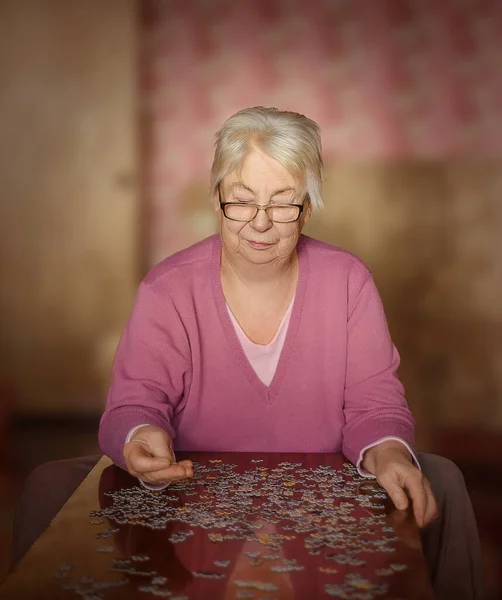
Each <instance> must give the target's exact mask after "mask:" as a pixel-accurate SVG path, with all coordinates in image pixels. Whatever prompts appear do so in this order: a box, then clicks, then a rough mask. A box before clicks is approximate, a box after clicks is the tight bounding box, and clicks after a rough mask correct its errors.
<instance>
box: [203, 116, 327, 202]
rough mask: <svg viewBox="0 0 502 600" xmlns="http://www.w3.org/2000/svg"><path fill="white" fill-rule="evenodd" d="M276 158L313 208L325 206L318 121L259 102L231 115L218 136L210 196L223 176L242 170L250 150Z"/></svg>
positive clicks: (214, 192) (216, 137)
mask: <svg viewBox="0 0 502 600" xmlns="http://www.w3.org/2000/svg"><path fill="white" fill-rule="evenodd" d="M253 147H255V148H259V149H260V150H261V151H262V152H265V153H266V154H268V155H269V156H271V157H272V158H275V159H276V160H277V161H278V162H279V163H280V164H281V165H282V166H283V167H284V168H285V169H286V170H287V171H288V172H289V173H291V175H292V176H293V177H294V178H295V179H296V180H297V181H299V182H301V183H302V185H304V186H305V188H306V192H307V194H308V196H309V198H310V202H311V205H312V209H313V210H318V209H320V208H322V206H323V201H322V174H323V162H322V147H321V135H320V131H319V126H318V125H317V123H315V122H314V121H312V120H311V119H308V118H307V117H305V116H304V115H301V114H299V113H295V112H290V111H283V110H279V109H277V108H268V107H264V106H256V107H254V108H245V109H244V110H240V111H239V112H237V113H235V114H234V115H232V116H231V117H230V118H228V119H227V120H226V121H225V122H224V123H223V126H222V127H221V129H220V130H219V131H218V133H217V134H216V136H215V152H214V160H213V166H212V168H211V190H210V191H211V196H212V197H214V195H215V194H216V191H217V189H218V186H219V185H220V183H221V182H222V180H223V178H224V177H225V176H226V175H228V173H231V172H232V171H234V170H237V171H239V170H240V169H241V167H242V164H243V163H244V160H245V158H246V156H247V155H248V153H249V152H250V150H251V149H252V148H253Z"/></svg>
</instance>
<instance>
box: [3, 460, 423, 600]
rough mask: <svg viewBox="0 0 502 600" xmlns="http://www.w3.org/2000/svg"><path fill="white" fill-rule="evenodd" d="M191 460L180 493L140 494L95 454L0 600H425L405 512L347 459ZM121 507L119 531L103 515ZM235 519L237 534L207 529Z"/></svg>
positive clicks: (231, 529) (416, 545)
mask: <svg viewBox="0 0 502 600" xmlns="http://www.w3.org/2000/svg"><path fill="white" fill-rule="evenodd" d="M186 457H187V456H184V455H183V454H182V453H179V456H178V459H182V458H186ZM190 458H191V459H192V460H194V462H196V463H197V464H198V465H199V466H198V469H199V471H198V473H199V475H197V479H195V480H194V481H192V482H191V483H190V486H188V487H186V488H185V489H178V490H176V489H173V487H170V488H168V489H167V490H165V491H163V492H149V491H146V490H144V489H143V488H142V487H141V486H140V485H139V484H138V482H137V480H135V479H133V478H132V477H131V476H129V475H128V474H127V473H125V472H124V471H122V470H120V469H118V468H117V467H115V466H114V465H112V464H111V462H110V460H109V459H108V458H106V457H103V458H102V459H101V460H100V461H99V462H98V464H97V465H96V466H95V468H94V469H93V470H92V471H91V473H90V474H89V476H88V477H87V478H86V479H85V481H84V482H83V483H82V485H81V486H80V487H79V488H78V489H77V491H76V492H75V493H74V494H73V496H72V497H71V498H70V499H69V500H68V502H67V503H66V504H65V506H64V507H63V508H62V510H61V511H60V512H59V514H58V515H57V516H56V518H55V519H54V520H53V522H52V523H51V525H50V527H49V528H48V529H47V530H46V531H45V533H44V534H43V535H42V536H41V537H40V538H39V539H38V540H37V542H36V543H35V544H34V545H33V546H32V548H31V549H30V551H29V552H28V553H27V555H26V556H25V557H24V558H23V559H22V560H21V561H20V563H19V564H18V565H17V567H16V569H15V570H14V571H13V572H12V573H11V574H10V575H9V577H8V578H7V579H6V580H5V582H4V583H3V584H2V586H0V599H7V598H9V599H19V598H23V599H27V598H30V599H31V598H33V599H45V598H51V599H52V598H79V597H80V598H83V599H84V600H99V599H101V598H103V599H105V600H106V599H108V598H110V599H111V598H143V599H148V598H156V597H166V598H170V599H171V600H181V599H182V598H188V599H219V598H221V599H225V600H227V599H230V598H231V599H234V598H249V599H251V598H255V599H258V598H262V599H268V600H272V599H274V598H275V599H281V600H285V599H293V598H295V599H299V600H310V599H316V598H326V599H327V598H330V597H335V598H347V599H350V598H359V599H361V600H369V599H370V598H395V599H397V598H400V599H419V598H420V599H421V600H422V599H427V598H433V595H432V592H431V590H430V586H429V583H428V579H427V575H426V571H425V564H424V560H423V556H422V553H421V547H420V540H419V535H418V530H417V528H416V525H415V523H414V520H413V517H412V516H411V514H410V513H409V512H408V513H403V512H400V511H397V510H395V509H393V508H392V506H391V504H390V501H389V500H388V499H382V498H381V496H382V490H381V488H380V487H379V486H378V484H376V483H375V482H374V481H371V480H363V479H361V478H360V477H359V476H358V475H356V474H355V473H354V469H353V467H352V466H349V464H348V463H347V462H346V461H345V460H344V458H343V456H341V455H338V454H261V455H256V454H253V455H250V454H244V453H221V454H217V453H191V454H190ZM300 463H301V464H300ZM231 465H233V466H231ZM242 473H245V474H244V475H242ZM337 477H338V480H336V478H337ZM313 478H314V479H313ZM334 478H335V479H334ZM340 478H343V483H340V481H341V479H340ZM336 481H338V483H336ZM334 482H335V483H334ZM267 486H268V487H267ZM176 487H179V486H175V488H176ZM182 487H183V486H182ZM124 490H126V491H124ZM222 490H223V492H222ZM271 490H272V491H271ZM333 490H334V491H333ZM111 494H114V495H111ZM215 498H216V499H217V500H215ZM271 498H272V500H271ZM40 500H41V501H43V499H40ZM216 501H217V502H218V504H216V503H215V502H216ZM274 502H275V504H274ZM119 505H120V506H121V507H122V509H121V510H122V513H120V514H121V515H122V520H124V519H126V521H127V522H124V523H122V524H117V522H116V521H114V519H113V518H112V517H114V518H118V517H117V515H118V514H119V513H118V512H117V511H118V507H119ZM152 506H153V507H156V508H151V507H152ZM149 507H150V508H149ZM159 507H161V508H160V509H159ZM162 507H163V508H162ZM103 510H105V513H106V511H108V513H107V516H105V518H103V516H102V514H99V511H103ZM94 511H98V514H97V515H96V514H95V513H94ZM110 511H111V512H110ZM114 511H115V512H114ZM156 511H157V512H156ZM166 511H167V512H166ZM92 513H94V514H92ZM124 515H125V516H124ZM141 515H143V516H141ZM145 515H146V516H145ZM159 515H160V517H159ZM166 515H170V517H169V518H175V519H177V520H168V521H166V518H167V517H166ZM173 515H174V517H173ZM236 515H237V520H238V521H239V523H238V524H237V525H234V526H228V527H226V528H222V527H212V523H213V521H214V520H215V519H223V520H227V521H228V522H230V520H231V519H234V521H235V518H236ZM241 517H242V522H241V521H240V520H241ZM159 518H160V521H159ZM328 518H329V519H331V521H330V529H326V519H328ZM180 519H183V520H184V521H185V522H183V521H182V520H180ZM141 520H142V521H143V523H140V522H139V521H141ZM194 523H198V525H194ZM300 523H303V525H300ZM333 523H335V525H333ZM213 524H215V525H217V526H218V525H221V523H219V522H216V521H214V523H213ZM154 527H160V528H157V529H156V528H154ZM302 527H303V530H302ZM243 528H244V530H245V531H246V533H245V534H244V535H243V534H242V531H243ZM316 528H318V529H316ZM236 531H237V533H236ZM375 549H377V551H375ZM215 561H216V564H215ZM227 563H228V564H227ZM125 571H129V572H125ZM107 586H114V587H107ZM340 586H341V587H340ZM375 586H376V587H375Z"/></svg>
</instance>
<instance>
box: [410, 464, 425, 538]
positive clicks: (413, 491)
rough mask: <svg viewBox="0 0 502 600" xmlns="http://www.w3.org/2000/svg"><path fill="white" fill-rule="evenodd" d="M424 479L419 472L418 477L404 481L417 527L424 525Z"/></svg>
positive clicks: (411, 477)
mask: <svg viewBox="0 0 502 600" xmlns="http://www.w3.org/2000/svg"><path fill="white" fill-rule="evenodd" d="M424 480H425V477H424V476H423V475H422V474H421V473H420V472H419V476H418V477H417V476H410V477H408V478H407V479H406V482H405V487H406V489H407V490H408V492H409V494H410V497H411V501H412V504H413V514H414V515H415V520H416V522H417V525H418V526H419V527H423V526H424V524H425V516H426V512H427V494H426V492H425V488H424Z"/></svg>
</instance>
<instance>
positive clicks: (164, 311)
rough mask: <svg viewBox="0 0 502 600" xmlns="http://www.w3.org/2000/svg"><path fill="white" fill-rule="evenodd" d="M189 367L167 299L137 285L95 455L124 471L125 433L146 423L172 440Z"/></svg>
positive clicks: (180, 331)
mask: <svg viewBox="0 0 502 600" xmlns="http://www.w3.org/2000/svg"><path fill="white" fill-rule="evenodd" d="M189 369H190V349H189V343H188V338H187V334H186V331H185V329H184V327H183V324H182V322H181V320H180V317H179V315H178V313H177V312H176V310H175V308H174V306H173V304H172V301H171V300H170V298H169V297H168V296H165V295H162V296H161V295H160V294H159V293H158V292H157V291H156V290H155V289H153V288H152V286H151V285H150V284H148V283H145V282H143V283H141V285H140V287H139V290H138V294H137V297H136V301H135V304H134V308H133V310H132V313H131V316H130V318H129V321H128V323H127V326H126V328H125V331H124V333H123V334H122V337H121V339H120V342H119V345H118V347H117V351H116V353H115V359H114V363H113V369H112V377H111V384H110V389H109V392H108V398H107V401H106V408H105V411H104V413H103V416H102V417H101V421H100V425H99V434H98V437H99V445H100V448H101V451H102V452H103V453H104V454H107V455H108V456H109V457H110V458H111V459H112V461H113V462H114V463H115V464H116V465H118V466H119V467H122V468H123V469H125V468H126V467H125V463H124V459H123V456H122V450H123V447H124V444H125V440H126V438H127V434H128V433H129V431H130V430H131V429H132V428H133V427H135V426H136V425H140V424H143V423H149V424H151V425H156V426H158V427H161V428H162V429H163V430H164V431H166V432H167V433H168V434H169V435H170V436H171V439H172V440H173V441H174V439H175V437H176V432H175V431H174V429H173V426H172V424H171V422H172V417H173V413H174V411H175V410H176V408H177V406H178V404H179V402H180V400H181V399H182V397H183V391H184V381H185V378H186V375H187V373H188V371H189Z"/></svg>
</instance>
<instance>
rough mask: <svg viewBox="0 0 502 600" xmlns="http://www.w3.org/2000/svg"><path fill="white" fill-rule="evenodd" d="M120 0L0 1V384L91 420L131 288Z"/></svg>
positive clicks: (13, 397)
mask: <svg viewBox="0 0 502 600" xmlns="http://www.w3.org/2000/svg"><path fill="white" fill-rule="evenodd" d="M136 29H137V15H136V12H135V3H134V1H133V0H105V1H102V0H85V1H81V0H2V2H0V89H1V94H0V130H1V136H0V194H1V203H0V224H1V235H0V255H1V262H0V277H1V282H2V286H1V291H0V342H1V344H0V360H1V366H0V383H1V387H2V388H3V389H6V390H8V398H3V400H4V401H6V400H10V401H11V402H12V403H13V409H14V410H15V411H17V412H22V413H61V412H63V413H83V412H84V413H85V412H100V411H101V407H102V404H103V401H104V398H103V395H104V391H105V388H106V385H107V381H108V369H109V366H110V360H111V356H112V353H113V351H114V349H115V344H116V342H117V338H118V335H119V333H120V331H121V329H122V327H123V324H124V321H125V319H126V316H127V314H128V312H129V310H130V307H131V303H132V298H133V294H134V291H135V287H136V282H137V277H136V275H137V273H136V268H137V265H136V260H137V216H138V215H137V212H138V211H137V190H136V186H135V177H136V169H137V167H136V125H135V123H136V105H137V98H136V96H137V92H136V60H137V57H136V51H137V45H136V36H137V34H136Z"/></svg>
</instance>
